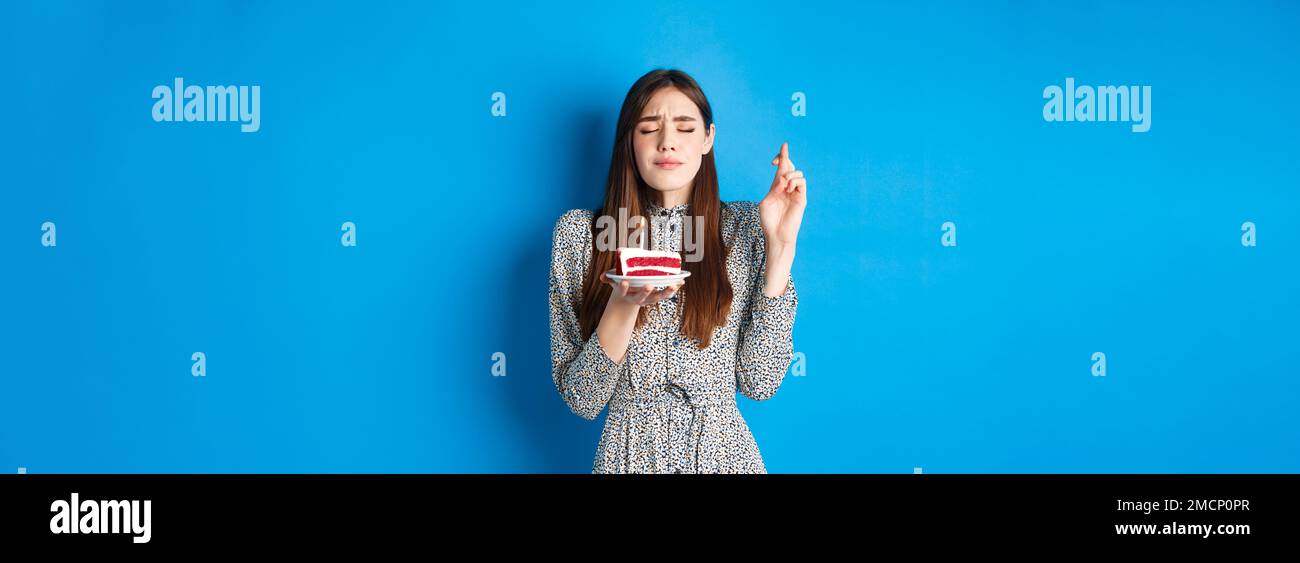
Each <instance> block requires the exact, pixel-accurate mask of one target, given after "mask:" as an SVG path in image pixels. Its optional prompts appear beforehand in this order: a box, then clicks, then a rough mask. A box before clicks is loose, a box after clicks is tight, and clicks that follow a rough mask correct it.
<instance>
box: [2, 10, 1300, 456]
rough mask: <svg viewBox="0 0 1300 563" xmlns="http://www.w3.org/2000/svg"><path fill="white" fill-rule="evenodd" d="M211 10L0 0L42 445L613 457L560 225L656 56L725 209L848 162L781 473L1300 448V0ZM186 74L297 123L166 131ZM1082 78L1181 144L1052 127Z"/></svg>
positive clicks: (8, 452) (32, 444)
mask: <svg viewBox="0 0 1300 563" xmlns="http://www.w3.org/2000/svg"><path fill="white" fill-rule="evenodd" d="M176 4H177V3H173V2H139V3H126V2H84V3H83V2H76V3H66V2H30V3H21V4H9V3H7V4H6V5H5V7H3V8H0V52H2V53H3V56H0V71H2V72H0V76H3V85H2V86H0V107H2V108H4V110H5V119H4V122H5V124H4V127H3V132H2V133H0V159H2V160H0V195H2V198H0V272H2V273H3V276H0V292H2V293H0V297H2V298H0V468H5V467H7V468H9V469H7V470H6V471H9V472H13V471H15V470H16V468H17V467H26V468H27V469H28V471H29V472H31V473H58V472H107V473H112V472H587V471H590V468H591V461H592V456H593V454H594V453H595V446H596V441H597V439H598V437H599V432H600V428H601V424H603V421H604V416H603V415H602V417H601V418H599V419H597V421H596V422H587V421H584V420H582V419H580V418H578V417H576V416H574V415H573V414H571V413H570V412H569V411H568V409H567V407H566V406H565V405H564V403H563V401H562V400H561V399H560V397H559V395H558V394H557V393H556V391H555V388H554V386H553V383H552V381H551V375H550V365H549V360H550V357H549V341H548V333H547V309H546V301H547V298H546V291H547V266H548V261H549V251H550V235H551V228H552V227H553V225H554V223H555V220H556V219H557V218H558V217H559V216H560V214H561V213H563V212H564V211H565V210H567V209H570V208H573V207H594V206H596V205H597V204H599V202H600V199H601V196H602V190H603V182H604V180H605V174H606V171H607V168H608V164H609V153H610V147H611V144H612V136H613V129H614V119H615V117H616V115H617V111H618V109H619V106H620V104H621V103H622V98H623V95H624V94H625V93H626V92H627V89H628V87H629V86H630V85H631V84H632V82H633V81H634V80H635V79H636V78H637V77H638V76H640V75H641V74H643V73H644V72H646V71H648V70H650V69H652V68H656V67H670V68H681V69H683V70H686V71H687V72H689V73H691V74H692V75H693V76H695V77H696V78H697V79H698V80H699V82H700V83H701V85H702V87H703V88H704V90H705V92H706V94H707V95H708V96H709V98H710V101H711V102H712V104H713V107H714V111H715V118H716V120H717V124H718V138H717V145H716V151H717V152H716V155H717V162H718V165H719V172H720V176H721V186H722V195H723V199H724V200H738V199H741V200H743V199H747V200H757V199H760V198H761V197H762V195H763V193H764V192H765V190H766V188H767V186H768V184H769V183H770V181H771V175H772V173H773V168H772V166H771V165H770V162H769V161H770V159H771V158H772V155H773V154H774V153H775V152H776V149H777V148H778V146H779V145H780V143H781V142H782V141H788V142H790V148H791V157H792V159H793V160H794V162H795V164H796V165H797V166H798V167H799V168H800V169H802V170H804V171H805V172H806V174H807V176H808V178H809V197H810V203H809V206H808V209H807V214H806V217H805V221H804V228H803V231H802V232H801V235H800V239H801V240H800V246H799V255H798V258H797V259H796V261H795V266H794V276H795V279H796V280H797V282H798V283H799V291H800V305H799V311H798V316H797V322H796V325H795V335H794V337H795V349H796V351H797V352H802V353H803V354H805V355H806V368H807V372H806V373H807V375H806V376H805V377H787V378H786V380H785V383H784V384H783V386H782V388H781V390H780V391H779V392H778V393H777V394H776V396H775V397H774V398H773V399H772V400H770V401H765V402H755V401H752V400H749V399H744V398H742V399H741V410H742V412H743V413H744V415H745V417H746V419H747V420H748V421H749V423H750V425H751V427H752V428H753V430H754V433H755V435H756V437H757V440H758V443H759V446H760V448H761V450H762V452H763V455H764V459H765V461H766V463H767V466H768V468H769V470H770V471H772V472H884V473H911V472H912V471H913V468H914V467H922V468H924V472H926V473H954V472H998V473H1000V472H1010V473H1036V472H1064V473H1074V472H1102V473H1110V472H1252V473H1253V472H1296V471H1297V470H1300V450H1298V448H1297V444H1298V443H1300V431H1298V428H1300V408H1297V407H1298V406H1300V383H1297V378H1296V376H1297V371H1298V370H1297V368H1296V366H1297V365H1298V363H1297V361H1298V360H1300V346H1297V345H1296V342H1297V336H1298V332H1300V331H1298V330H1297V326H1296V323H1297V319H1300V302H1298V301H1297V297H1296V291H1295V289H1296V285H1295V279H1294V277H1295V274H1296V272H1297V270H1298V269H1300V252H1297V248H1300V240H1297V232H1298V231H1300V228H1298V227H1300V226H1298V225H1297V221H1296V217H1297V211H1300V209H1298V208H1297V207H1298V206H1297V201H1298V200H1300V198H1298V197H1297V193H1296V192H1297V188H1298V187H1300V158H1297V155H1298V154H1300V152H1298V150H1297V149H1300V141H1297V134H1296V132H1297V125H1300V123H1298V121H1300V119H1298V118H1297V113H1296V112H1295V111H1294V108H1293V103H1292V100H1293V98H1294V97H1295V95H1296V92H1297V91H1298V89H1300V81H1298V80H1297V63H1296V61H1297V60H1300V34H1297V33H1296V29H1297V28H1298V27H1300V26H1298V25H1297V24H1300V7H1298V5H1297V4H1296V3H1294V2H1277V3H1266V2H1244V3H1240V2H1226V1H1225V2H1206V3H1200V2H1188V3H1182V2H1137V3H1131V2H1079V3H1077V5H1074V6H1066V5H1065V4H1064V3H1060V2H1009V3H999V2H972V3H950V2H939V3H921V4H915V5H914V4H913V3H897V2H891V3H871V4H866V3H864V4H858V3H843V4H831V3H828V4H818V3H799V4H792V3H788V2H779V3H778V2H770V3H757V2H738V3H734V4H729V3H723V2H700V3H698V4H693V3H684V2H671V1H669V2H655V3H649V4H641V5H636V6H635V7H633V6H626V7H624V6H619V7H615V6H612V5H611V3H607V2H591V3H585V4H552V3H538V4H536V5H517V4H515V3H513V2H506V3H499V4H496V3H484V2H475V3H457V4H437V5H435V4H432V3H429V4H425V3H416V4H410V5H403V4H398V3H389V2H382V3H369V2H368V3H361V2H356V3H307V2H202V3H199V2H194V3H179V4H180V5H176ZM177 76H180V77H184V78H185V80H186V83H187V84H198V85H211V84H238V85H250V84H256V85H260V86H261V87H262V99H261V103H262V107H261V121H262V125H261V131H259V132H257V133H240V132H239V131H238V126H237V125H234V124H227V123H155V122H154V121H153V120H152V119H151V116H150V109H151V107H152V104H153V99H152V98H151V97H150V92H151V90H152V88H153V87H154V86H155V85H158V84H166V85H171V82H172V80H173V78H175V77H177ZM1067 76H1069V77H1074V78H1075V79H1076V83H1078V84H1080V85H1084V84H1087V85H1097V84H1135V85H1150V86H1151V87H1152V91H1153V92H1152V119H1151V124H1152V127H1151V130H1150V132H1148V133H1145V134H1136V133H1132V132H1130V131H1129V127H1128V124H1122V123H1091V124H1080V123H1048V122H1045V121H1044V120H1043V118H1042V106H1043V99H1042V90H1043V88H1044V87H1045V86H1048V85H1051V84H1057V85H1063V84H1064V81H1065V78H1066V77H1067ZM495 91H502V92H505V93H506V95H507V96H508V98H507V111H508V115H507V116H506V117H502V118H496V117H493V116H492V115H491V113H490V109H491V104H492V100H491V94H492V92H495ZM796 91H799V92H804V93H805V94H806V95H807V112H808V113H807V116H806V117H794V116H792V115H791V112H790V106H791V101H790V99H791V94H792V93H793V92H796ZM45 221H53V222H55V223H56V224H57V226H58V246H57V247H55V248H45V247H43V246H42V245H41V244H40V237H41V230H40V225H41V224H42V223H43V222H45ZM344 221H353V222H355V223H356V224H357V235H358V246H357V247H355V248H345V247H343V246H342V245H340V244H339V236H340V234H341V233H340V230H339V227H340V224H342V223H343V222H344ZM945 221H953V222H955V223H956V224H957V226H958V246H956V247H944V246H941V244H940V237H941V234H942V232H941V231H940V225H941V224H942V223H943V222H945ZM1244 221H1253V222H1255V223H1256V224H1257V225H1258V240H1259V244H1258V246H1257V247H1253V248H1248V247H1243V246H1242V244H1241V242H1240V238H1241V230H1240V229H1241V224H1242V223H1243V222H1244ZM196 351H202V352H204V353H205V354H206V355H207V370H208V375H207V377H204V378H197V377H192V376H191V374H190V366H191V363H192V362H191V360H190V355H191V354H192V353H193V352H196ZM497 351H500V352H504V353H506V354H507V357H508V360H507V370H508V375H507V376H506V377H492V375H491V366H492V360H491V356H492V354H493V352H497ZM1098 351H1100V352H1104V353H1105V354H1106V356H1107V375H1106V377H1094V376H1092V374H1091V372H1090V369H1091V367H1092V360H1091V355H1092V353H1093V352H1098Z"/></svg>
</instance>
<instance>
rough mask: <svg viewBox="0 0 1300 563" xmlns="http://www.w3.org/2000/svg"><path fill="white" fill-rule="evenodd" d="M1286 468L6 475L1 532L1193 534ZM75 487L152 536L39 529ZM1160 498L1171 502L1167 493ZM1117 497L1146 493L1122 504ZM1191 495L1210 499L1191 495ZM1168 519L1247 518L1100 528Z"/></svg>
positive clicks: (194, 536)
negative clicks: (1146, 508)
mask: <svg viewBox="0 0 1300 563" xmlns="http://www.w3.org/2000/svg"><path fill="white" fill-rule="evenodd" d="M1298 484H1300V476H1297V475H1292V474H1286V475H1276V474H1240V475H1183V474H1180V475H1150V474H1136V475H1128V474H1109V475H1096V474H1087V475H1085V474H1047V475H1044V474H1038V475H1008V474H997V475H960V474H924V475H879V474H868V475H789V474H773V475H743V476H712V475H710V476H706V475H619V476H614V475H448V474H421V475H383V474H361V475H337V474H306V475H302V474H297V475H223V474H185V475H170V474H169V475H4V476H0V499H3V516H2V518H3V520H0V526H2V527H0V536H2V537H3V538H4V541H5V544H6V545H15V544H34V545H36V546H40V547H60V546H62V547H78V546H94V547H96V548H99V547H108V546H116V547H120V548H123V549H144V550H150V549H157V548H158V547H159V546H187V547H191V548H192V547H194V546H202V545H210V544H221V545H225V546H240V545H249V546H251V545H267V544H269V545H284V546H301V545H310V546H314V547H318V548H329V547H331V546H335V545H342V544H356V545H368V546H373V545H406V544H409V545H413V546H427V545H428V544H429V543H430V542H452V543H460V542H468V541H472V540H473V539H474V538H480V537H481V538H495V539H488V541H494V542H500V541H502V538H506V537H511V534H514V533H516V531H518V532H523V533H529V534H545V535H548V536H550V537H572V536H573V534H574V530H575V528H574V527H575V526H576V527H577V529H578V530H588V531H599V530H608V531H611V533H612V535H609V534H598V535H601V536H604V537H600V538H599V539H600V540H601V541H610V542H617V541H620V540H619V538H620V537H621V538H623V539H625V540H627V541H628V542H637V541H644V540H645V538H641V539H640V540H638V539H637V538H640V537H641V536H640V535H639V534H640V533H641V532H637V530H642V531H643V532H644V531H645V530H647V528H645V527H644V526H643V524H644V523H647V522H648V523H654V524H652V527H651V528H649V529H653V530H659V529H661V528H663V527H664V526H671V527H672V528H673V529H674V530H677V532H675V533H684V531H686V530H689V529H690V528H691V527H699V528H700V531H701V533H702V534H718V533H722V534H725V536H726V537H727V538H731V539H734V540H737V541H743V540H744V539H745V538H750V539H752V540H754V541H759V542H766V541H775V538H771V537H767V536H768V535H769V534H773V533H780V534H783V535H785V534H793V536H789V537H785V539H786V540H789V539H790V538H791V537H795V538H799V541H818V542H829V544H831V545H833V544H836V543H844V544H845V545H846V546H852V545H856V544H857V542H860V541H862V540H863V539H865V538H870V539H871V541H872V542H873V543H875V542H885V543H886V544H888V543H892V542H900V541H903V542H914V541H915V540H924V541H942V540H945V539H978V540H980V541H982V542H984V543H985V544H993V545H998V544H1005V545H1008V546H1011V545H1022V544H1025V543H1026V542H1040V541H1049V542H1055V543H1058V544H1059V542H1074V543H1078V542H1087V543H1088V544H1096V543H1099V542H1101V543H1106V544H1114V545H1117V546H1125V545H1156V546H1169V547H1173V548H1193V549H1196V548H1200V547H1210V546H1246V545H1257V544H1261V543H1278V542H1283V543H1290V542H1292V538H1293V537H1296V536H1297V535H1298V533H1300V529H1298V528H1297V522H1298V521H1300V520H1298V518H1297V514H1296V508H1297V503H1296V501H1297V500H1300V495H1298V494H1297V491H1298V490H1300V487H1298V486H1297V485H1298ZM74 492H75V493H77V495H78V501H79V503H81V502H84V501H85V500H97V501H110V500H114V501H125V500H139V501H143V500H149V501H150V525H149V541H148V542H147V543H139V544H137V543H135V542H134V541H133V538H134V537H136V535H134V534H131V533H126V532H123V533H117V534H112V533H99V534H89V533H81V531H78V532H77V533H72V532H71V531H68V532H65V533H60V534H54V533H52V532H51V529H50V526H51V519H52V518H53V517H54V514H55V513H54V512H52V511H51V506H52V504H54V503H55V502H56V501H59V500H63V501H69V500H70V499H71V494H72V493H74ZM1171 499H1172V500H1174V501H1178V502H1179V503H1181V504H1182V509H1181V510H1177V511H1170V510H1167V508H1169V505H1166V504H1165V502H1166V501H1167V500H1171ZM1120 501H1130V502H1135V503H1141V502H1157V503H1160V504H1159V506H1160V509H1159V510H1152V511H1151V512H1150V513H1149V514H1146V513H1144V512H1143V511H1142V510H1121V509H1120V505H1119V502H1120ZM1199 501H1206V502H1212V503H1213V504H1208V505H1202V506H1200V508H1201V509H1202V510H1191V509H1192V508H1196V506H1195V503H1197V502H1199ZM1189 503H1192V504H1191V505H1190V506H1189ZM1135 506H1137V507H1139V508H1140V507H1141V506H1142V505H1140V504H1138V505H1135ZM101 507H102V505H101ZM1210 508H1214V510H1209V509H1210ZM97 514H102V512H100V513H97ZM82 516H84V514H83V515H82ZM616 520H625V521H626V522H617V521H616ZM1175 522H1177V523H1182V524H1197V525H1200V524H1210V525H1215V526H1217V525H1246V526H1248V527H1249V529H1248V530H1247V529H1245V528H1233V529H1232V531H1235V532H1236V534H1235V535H1225V534H1224V533H1218V534H1213V535H1211V536H1210V537H1202V536H1201V535H1190V534H1159V535H1120V534H1117V532H1116V528H1115V526H1116V525H1123V524H1156V525H1158V526H1162V525H1164V524H1171V523H1175ZM615 530H621V531H619V532H618V533H613V531H615ZM1226 530H1227V529H1225V531H1226ZM1175 531H1177V530H1175ZM556 534H559V535H556ZM625 534H631V535H625ZM584 537H585V536H584ZM660 539H661V540H663V541H670V539H669V538H660ZM655 541H659V540H655ZM1060 545H1073V544H1060Z"/></svg>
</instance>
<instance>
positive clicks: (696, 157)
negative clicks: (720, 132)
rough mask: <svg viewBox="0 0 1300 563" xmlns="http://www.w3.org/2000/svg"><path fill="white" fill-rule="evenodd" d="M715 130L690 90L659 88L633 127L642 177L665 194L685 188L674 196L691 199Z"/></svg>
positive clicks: (633, 143) (633, 136)
mask: <svg viewBox="0 0 1300 563" xmlns="http://www.w3.org/2000/svg"><path fill="white" fill-rule="evenodd" d="M713 134H714V127H713V125H709V127H708V128H707V130H706V129H705V127H704V119H703V117H702V116H701V115H700V109H699V108H698V107H696V106H695V102H692V101H691V99H690V98H688V97H686V94H683V93H681V91H680V90H678V89H676V88H672V87H668V88H661V89H659V91H658V92H655V93H654V95H653V96H651V97H650V101H649V102H647V103H646V106H645V109H644V110H642V111H641V118H640V120H639V121H638V123H637V124H636V127H635V128H634V129H633V130H632V148H633V152H634V153H635V154H636V166H637V170H638V171H640V172H641V178H643V179H644V180H645V182H646V183H647V184H649V185H650V187H651V188H654V189H655V190H656V191H658V192H660V195H661V196H667V195H668V194H667V193H665V192H676V191H678V190H685V192H683V193H679V194H676V196H680V197H674V198H673V199H675V200H677V201H683V202H685V201H687V196H689V195H690V188H691V183H692V182H693V181H694V180H695V173H696V172H698V171H699V170H700V162H701V160H702V159H703V157H704V155H706V154H708V152H709V151H710V150H711V149H712V148H713ZM674 163H675V164H674Z"/></svg>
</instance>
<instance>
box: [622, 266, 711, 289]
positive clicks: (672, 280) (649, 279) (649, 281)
mask: <svg viewBox="0 0 1300 563" xmlns="http://www.w3.org/2000/svg"><path fill="white" fill-rule="evenodd" d="M617 271H618V270H610V271H608V272H605V275H606V276H607V277H609V280H610V281H612V282H614V283H623V280H627V284H628V287H645V286H647V285H653V286H655V287H668V286H670V285H673V284H676V283H677V282H679V281H682V280H684V279H686V278H687V277H689V276H690V275H691V273H690V272H687V271H686V270H682V273H680V274H674V275H671V276H620V275H618V274H616V273H615V272H617Z"/></svg>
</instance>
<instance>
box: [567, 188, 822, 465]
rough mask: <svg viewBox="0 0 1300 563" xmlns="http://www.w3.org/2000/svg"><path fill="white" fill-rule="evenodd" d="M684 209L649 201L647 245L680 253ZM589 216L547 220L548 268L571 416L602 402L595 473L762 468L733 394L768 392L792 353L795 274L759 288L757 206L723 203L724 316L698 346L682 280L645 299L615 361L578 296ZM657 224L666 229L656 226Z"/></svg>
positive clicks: (761, 259)
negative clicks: (585, 325) (643, 313)
mask: <svg viewBox="0 0 1300 563" xmlns="http://www.w3.org/2000/svg"><path fill="white" fill-rule="evenodd" d="M687 210H688V205H687V204H682V205H678V206H675V207H672V208H668V209H665V208H662V207H659V206H658V205H653V204H651V205H650V206H649V209H648V211H649V213H650V214H651V215H652V217H655V219H652V220H653V221H654V226H655V228H654V229H652V230H653V231H654V232H653V235H654V237H653V238H654V240H652V241H651V248H653V249H656V250H675V251H678V252H681V241H682V230H683V227H682V223H683V218H684V217H687ZM592 217H593V212H592V211H591V210H587V209H574V210H570V211H569V212H567V213H565V214H564V215H563V216H562V217H560V219H559V220H558V221H557V222H556V224H555V232H554V236H553V239H552V250H551V272H550V325H551V368H552V376H553V378H554V381H555V388H556V390H557V391H559V394H560V397H562V398H563V399H564V402H565V403H566V404H567V405H568V406H569V409H570V410H572V411H573V413H574V414H577V415H578V416H581V417H583V418H585V419H587V420H595V419H596V417H597V416H598V415H599V414H600V412H601V411H602V410H604V409H605V407H606V406H608V407H609V415H608V416H607V417H606V419H605V426H604V430H603V431H602V433H601V437H600V442H599V444H597V446H596V455H595V460H594V461H593V464H592V473H767V468H766V466H765V465H764V463H763V458H762V456H761V455H760V453H759V449H758V444H757V443H756V442H755V440H754V436H753V433H751V432H750V429H749V425H748V424H746V423H745V419H744V418H742V417H741V415H740V411H739V409H738V408H737V406H736V392H737V391H739V392H740V393H742V394H744V395H745V396H747V397H749V398H751V399H754V400H760V401H761V400H765V399H768V398H770V397H772V395H773V394H775V393H776V390H777V388H778V387H780V385H781V381H782V380H783V378H784V377H785V373H786V370H787V368H788V367H789V366H790V361H791V358H792V355H793V339H792V330H793V328H794V316H795V308H796V305H797V304H798V296H797V295H796V293H795V287H794V280H793V277H791V278H788V279H787V280H788V283H787V285H786V289H785V292H784V293H782V294H781V295H779V296H777V297H767V296H765V295H763V288H764V287H763V286H764V284H765V283H766V282H765V277H764V275H763V272H764V267H765V264H766V258H767V252H766V240H765V238H764V236H763V230H762V228H761V225H760V223H759V218H758V206H757V204H755V203H754V202H750V201H736V202H725V203H724V204H723V211H722V237H723V245H724V247H725V248H726V249H727V273H728V277H729V278H730V281H731V287H732V292H733V298H732V306H731V310H730V312H729V313H728V314H727V317H726V324H725V325H723V326H720V327H717V328H716V329H715V330H714V332H713V337H712V340H711V341H710V344H709V346H708V347H706V348H705V349H703V350H701V349H699V348H698V347H697V345H696V342H697V341H696V339H694V338H687V337H685V336H683V335H682V334H681V331H680V327H681V318H682V317H681V313H682V311H681V308H682V301H683V300H684V299H689V288H690V278H687V279H686V285H685V286H683V287H682V290H681V291H679V292H678V293H677V294H676V295H674V296H673V297H672V298H671V299H666V300H663V301H660V302H659V303H657V304H655V305H651V306H649V307H650V309H651V310H650V311H648V312H647V313H648V315H649V318H648V319H647V322H646V323H645V324H644V325H643V326H641V327H640V328H637V329H636V330H635V331H634V332H633V333H632V337H631V340H630V341H629V344H628V349H627V353H626V355H625V356H624V357H623V360H622V362H621V363H616V362H614V361H613V359H611V358H610V357H609V356H608V355H607V354H606V353H605V351H604V349H603V348H602V347H601V344H600V339H599V333H598V332H595V331H593V332H592V334H591V336H590V337H589V338H587V339H586V340H583V339H582V337H581V328H580V326H579V324H578V303H579V300H580V298H581V296H582V291H583V287H582V284H583V281H584V280H585V277H586V272H587V268H588V267H589V265H590V263H591V258H592V256H591V254H592V238H591V237H592V233H591V225H592ZM661 226H664V227H667V228H660V227H661Z"/></svg>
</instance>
